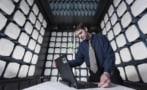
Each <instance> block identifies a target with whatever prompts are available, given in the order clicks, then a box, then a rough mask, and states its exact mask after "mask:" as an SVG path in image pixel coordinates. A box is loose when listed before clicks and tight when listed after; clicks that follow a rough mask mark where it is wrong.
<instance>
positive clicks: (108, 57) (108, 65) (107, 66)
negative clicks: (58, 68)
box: [69, 24, 123, 88]
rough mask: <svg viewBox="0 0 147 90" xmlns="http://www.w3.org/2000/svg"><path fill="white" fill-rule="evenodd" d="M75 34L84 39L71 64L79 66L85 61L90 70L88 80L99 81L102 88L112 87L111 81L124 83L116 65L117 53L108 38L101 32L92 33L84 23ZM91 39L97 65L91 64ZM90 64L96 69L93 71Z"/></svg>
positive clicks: (76, 29) (77, 28)
mask: <svg viewBox="0 0 147 90" xmlns="http://www.w3.org/2000/svg"><path fill="white" fill-rule="evenodd" d="M75 34H76V36H78V37H79V38H80V39H82V40H83V41H82V42H81V43H80V44H79V48H78V52H77V54H76V57H75V60H72V61H69V64H70V66H71V67H75V66H79V65H81V64H82V63H83V62H84V61H85V62H86V65H87V67H88V68H89V72H90V77H89V78H88V81H89V82H99V83H98V87H100V88H106V87H110V85H111V82H113V83H117V84H123V80H122V79H121V77H120V74H119V71H118V70H117V68H116V67H115V54H114V52H113V50H112V47H111V46H110V44H109V41H108V40H107V38H106V37H105V36H103V35H101V34H90V33H89V32H88V28H87V27H86V26H84V25H83V24H79V25H78V26H77V27H76V28H75ZM89 41H91V46H92V48H93V51H94V54H95V55H94V56H93V57H95V59H96V60H95V65H96V66H94V65H91V64H90V63H91V61H90V60H91V59H90V55H91V53H90V54H89V52H90V50H89V47H90V44H89ZM93 57H92V58H93ZM90 65H91V66H94V69H95V71H92V69H91V66H90Z"/></svg>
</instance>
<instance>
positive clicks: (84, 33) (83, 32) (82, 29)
mask: <svg viewBox="0 0 147 90" xmlns="http://www.w3.org/2000/svg"><path fill="white" fill-rule="evenodd" d="M74 31H75V34H76V36H78V37H79V38H80V39H82V40H88V39H89V32H88V28H87V27H86V26H85V25H84V24H82V23H80V24H79V25H77V26H76V27H75V29H74Z"/></svg>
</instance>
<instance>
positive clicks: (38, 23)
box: [35, 20, 41, 31]
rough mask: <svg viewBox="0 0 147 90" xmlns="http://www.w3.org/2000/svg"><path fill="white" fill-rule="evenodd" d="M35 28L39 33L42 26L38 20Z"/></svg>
mask: <svg viewBox="0 0 147 90" xmlns="http://www.w3.org/2000/svg"><path fill="white" fill-rule="evenodd" d="M35 27H36V28H37V30H38V31H40V27H41V24H40V22H39V21H38V20H37V21H36V24H35Z"/></svg>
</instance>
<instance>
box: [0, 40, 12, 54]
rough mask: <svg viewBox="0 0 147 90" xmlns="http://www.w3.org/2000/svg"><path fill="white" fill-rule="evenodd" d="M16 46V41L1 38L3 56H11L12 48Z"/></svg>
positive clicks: (0, 47)
mask: <svg viewBox="0 0 147 90" xmlns="http://www.w3.org/2000/svg"><path fill="white" fill-rule="evenodd" d="M13 48H14V43H13V42H11V41H10V40H8V39H5V38H1V39H0V55H2V56H10V54H11V53H12V50H13Z"/></svg>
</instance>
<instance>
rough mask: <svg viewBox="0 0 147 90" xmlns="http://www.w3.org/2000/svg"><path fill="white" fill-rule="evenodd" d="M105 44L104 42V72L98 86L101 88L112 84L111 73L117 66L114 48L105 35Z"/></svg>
mask: <svg viewBox="0 0 147 90" xmlns="http://www.w3.org/2000/svg"><path fill="white" fill-rule="evenodd" d="M103 44H104V47H103V49H104V55H105V59H104V73H103V74H102V75H101V77H100V82H99V83H98V87H100V88H106V87H110V85H111V79H110V76H111V73H112V72H113V70H114V68H115V54H114V52H113V49H112V47H111V45H110V43H109V41H108V39H107V38H106V37H105V36H103Z"/></svg>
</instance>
